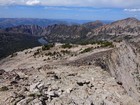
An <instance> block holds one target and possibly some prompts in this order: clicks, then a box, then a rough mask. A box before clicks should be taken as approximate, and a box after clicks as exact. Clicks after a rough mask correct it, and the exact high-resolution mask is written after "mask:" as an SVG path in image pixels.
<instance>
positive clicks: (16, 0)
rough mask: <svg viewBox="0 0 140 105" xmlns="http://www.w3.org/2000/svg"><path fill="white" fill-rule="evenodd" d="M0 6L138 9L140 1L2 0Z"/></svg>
mask: <svg viewBox="0 0 140 105" xmlns="http://www.w3.org/2000/svg"><path fill="white" fill-rule="evenodd" d="M0 5H44V6H74V7H78V6H79V7H80V6H82V7H86V6H87V7H97V8H103V7H115V8H138V7H140V0H127V1H126V0H0Z"/></svg>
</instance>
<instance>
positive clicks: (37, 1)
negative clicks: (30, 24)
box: [26, 0, 40, 5]
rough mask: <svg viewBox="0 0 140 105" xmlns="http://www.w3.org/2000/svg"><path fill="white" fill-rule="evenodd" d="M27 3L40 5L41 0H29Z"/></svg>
mask: <svg viewBox="0 0 140 105" xmlns="http://www.w3.org/2000/svg"><path fill="white" fill-rule="evenodd" d="M26 4H27V5H39V4H40V1H39V0H28V1H27V2H26Z"/></svg>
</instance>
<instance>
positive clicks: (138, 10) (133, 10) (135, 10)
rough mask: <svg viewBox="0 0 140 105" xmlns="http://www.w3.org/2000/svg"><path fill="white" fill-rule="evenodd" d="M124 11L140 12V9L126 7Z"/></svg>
mask: <svg viewBox="0 0 140 105" xmlns="http://www.w3.org/2000/svg"><path fill="white" fill-rule="evenodd" d="M124 11H127V12H140V9H135V8H133V9H124Z"/></svg>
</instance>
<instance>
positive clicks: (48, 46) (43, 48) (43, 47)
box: [42, 44, 55, 51]
mask: <svg viewBox="0 0 140 105" xmlns="http://www.w3.org/2000/svg"><path fill="white" fill-rule="evenodd" d="M54 46H55V44H47V45H43V46H42V50H43V51H44V50H50V49H51V48H52V47H54Z"/></svg>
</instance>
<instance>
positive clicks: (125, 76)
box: [106, 41, 140, 101]
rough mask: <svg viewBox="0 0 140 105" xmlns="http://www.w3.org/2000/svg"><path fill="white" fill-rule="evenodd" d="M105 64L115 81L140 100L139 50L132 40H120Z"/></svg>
mask: <svg viewBox="0 0 140 105" xmlns="http://www.w3.org/2000/svg"><path fill="white" fill-rule="evenodd" d="M107 60H108V61H107V62H108V63H106V64H107V66H108V68H109V70H110V73H111V75H112V76H113V77H115V79H116V80H117V83H118V84H120V85H122V86H123V87H124V88H125V89H126V91H127V92H128V94H129V95H130V96H132V97H133V98H135V99H136V100H137V101H140V52H139V47H138V46H136V45H134V44H133V43H132V42H126V41H124V42H122V43H121V44H119V45H118V46H117V48H115V49H114V50H112V52H111V53H110V58H109V59H107Z"/></svg>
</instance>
